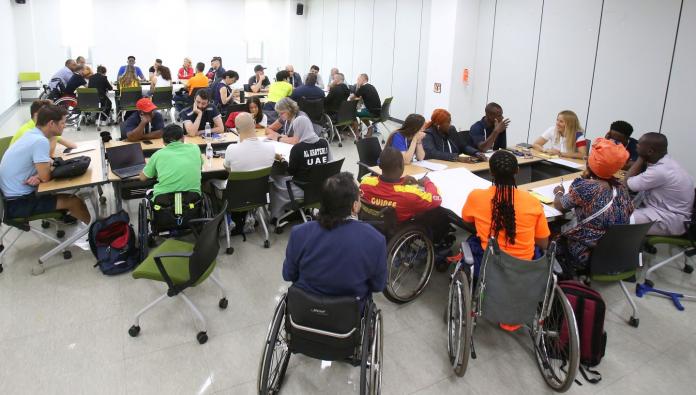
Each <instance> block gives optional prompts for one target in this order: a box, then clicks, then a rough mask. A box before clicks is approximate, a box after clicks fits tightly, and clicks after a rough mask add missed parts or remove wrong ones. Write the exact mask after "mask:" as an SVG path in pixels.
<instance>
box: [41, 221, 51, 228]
mask: <svg viewBox="0 0 696 395" xmlns="http://www.w3.org/2000/svg"><path fill="white" fill-rule="evenodd" d="M41 227H42V228H44V229H48V228H50V227H51V224H50V223H49V222H48V221H46V220H44V221H41Z"/></svg>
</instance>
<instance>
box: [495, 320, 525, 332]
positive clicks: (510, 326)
mask: <svg viewBox="0 0 696 395" xmlns="http://www.w3.org/2000/svg"><path fill="white" fill-rule="evenodd" d="M498 326H500V329H502V330H504V331H508V332H516V331H517V330H518V329H520V328H522V324H503V323H502V322H501V323H499V324H498Z"/></svg>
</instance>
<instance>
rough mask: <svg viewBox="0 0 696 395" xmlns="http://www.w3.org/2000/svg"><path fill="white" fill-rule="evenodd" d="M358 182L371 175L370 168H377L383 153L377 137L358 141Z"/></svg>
mask: <svg viewBox="0 0 696 395" xmlns="http://www.w3.org/2000/svg"><path fill="white" fill-rule="evenodd" d="M355 144H356V147H357V148H358V180H360V179H362V178H363V176H364V175H365V174H367V173H371V171H370V167H372V166H377V162H378V161H379V155H380V154H381V153H382V145H381V144H380V143H379V139H378V138H377V137H374V136H373V137H369V138H364V139H361V140H358V141H357V142H356V143H355Z"/></svg>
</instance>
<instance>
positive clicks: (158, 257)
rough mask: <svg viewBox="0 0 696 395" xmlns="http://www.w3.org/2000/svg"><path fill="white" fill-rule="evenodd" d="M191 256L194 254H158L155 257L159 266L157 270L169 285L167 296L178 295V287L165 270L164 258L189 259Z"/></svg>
mask: <svg viewBox="0 0 696 395" xmlns="http://www.w3.org/2000/svg"><path fill="white" fill-rule="evenodd" d="M191 255H193V252H171V253H165V254H157V255H155V256H154V257H153V259H154V260H155V265H157V270H159V272H160V274H162V278H164V281H165V282H166V283H167V286H168V287H169V291H167V294H170V293H171V295H169V296H173V295H176V294H177V293H178V291H177V289H176V285H175V284H174V282H173V281H172V278H171V277H170V276H169V273H168V272H167V269H165V268H164V264H162V258H189V257H190V256H191Z"/></svg>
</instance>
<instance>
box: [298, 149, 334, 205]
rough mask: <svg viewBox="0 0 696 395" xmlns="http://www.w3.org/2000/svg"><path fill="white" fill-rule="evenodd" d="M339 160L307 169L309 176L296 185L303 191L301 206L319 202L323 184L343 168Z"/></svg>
mask: <svg viewBox="0 0 696 395" xmlns="http://www.w3.org/2000/svg"><path fill="white" fill-rule="evenodd" d="M344 159H345V158H341V159H339V160H337V161H333V162H329V163H326V164H321V165H316V166H312V167H310V168H309V175H308V177H307V179H306V180H300V181H301V182H302V183H296V185H297V186H298V187H300V188H301V189H302V190H303V191H304V197H303V205H304V206H309V205H313V204H317V203H319V202H321V189H322V187H323V186H324V182H325V181H326V180H327V179H328V178H329V177H331V176H333V175H336V174H338V173H339V172H340V171H341V166H343V160H344Z"/></svg>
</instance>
